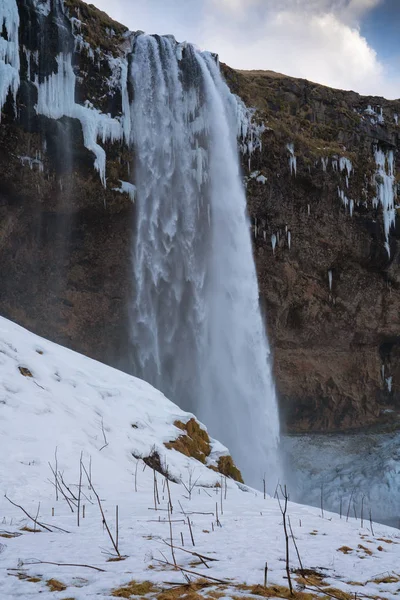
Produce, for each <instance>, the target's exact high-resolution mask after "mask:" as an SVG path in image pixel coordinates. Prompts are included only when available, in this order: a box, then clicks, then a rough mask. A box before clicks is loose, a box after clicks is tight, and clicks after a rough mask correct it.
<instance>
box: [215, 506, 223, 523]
mask: <svg viewBox="0 0 400 600" xmlns="http://www.w3.org/2000/svg"><path fill="white" fill-rule="evenodd" d="M215 514H216V522H217V527H222V525H221V522H220V520H219V518H218V502H216V503H215Z"/></svg>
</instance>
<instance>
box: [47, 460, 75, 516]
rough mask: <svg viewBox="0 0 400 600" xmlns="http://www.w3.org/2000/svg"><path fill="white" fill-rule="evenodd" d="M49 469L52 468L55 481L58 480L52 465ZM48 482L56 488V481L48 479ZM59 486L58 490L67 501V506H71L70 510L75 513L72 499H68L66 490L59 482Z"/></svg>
mask: <svg viewBox="0 0 400 600" xmlns="http://www.w3.org/2000/svg"><path fill="white" fill-rule="evenodd" d="M49 467H50V469H51V470H52V472H53V474H54V478H55V480H56V477H57V476H56V474H55V471H54V469H53V467H52V466H51V464H50V463H49ZM47 481H49V482H50V483H51V484H52V485H54V487H55V486H56V484H55V482H54V481H51V480H50V479H48V480H47ZM57 484H58V489H59V490H60V492H61V494H62V495H63V497H64V498H65V500H66V502H67V504H68V506H69V508H70V510H71V512H74V509H73V508H72V503H71V501H70V499H69V498H68V496H67V495H66V494H65V492H64V490H63V489H62V487H61V486H60V482H59V481H57Z"/></svg>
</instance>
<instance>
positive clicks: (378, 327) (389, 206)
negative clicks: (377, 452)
mask: <svg viewBox="0 0 400 600" xmlns="http://www.w3.org/2000/svg"><path fill="white" fill-rule="evenodd" d="M225 75H226V78H227V80H228V82H229V83H230V85H231V88H232V89H233V91H235V92H236V93H238V94H240V95H241V96H242V98H243V99H244V100H245V102H246V103H248V104H249V105H252V106H257V108H259V114H260V117H262V118H263V119H264V121H265V124H266V126H267V127H268V129H267V131H266V132H265V134H264V148H263V151H262V153H261V154H258V155H257V156H256V157H255V158H254V159H253V160H252V165H251V171H252V172H253V174H252V176H251V177H250V178H248V205H249V212H250V215H251V219H252V225H253V229H254V239H255V253H256V261H257V267H258V273H259V280H260V287H261V295H262V298H263V300H264V303H265V308H266V312H267V321H268V330H269V335H270V339H271V342H272V347H273V350H274V367H275V374H276V382H277V388H278V392H279V395H280V398H281V407H282V410H283V411H284V414H285V416H286V421H287V424H288V427H289V428H290V429H291V430H297V431H301V430H335V429H346V428H352V427H359V426H365V425H368V424H373V423H377V422H381V421H386V420H388V421H390V422H393V413H391V412H389V411H393V410H394V411H398V409H399V408H400V395H399V390H400V291H399V284H400V270H399V260H400V247H399V234H400V230H399V227H398V222H397V221H396V211H397V207H396V204H395V203H396V189H397V188H399V191H400V187H399V184H398V182H399V181H400V179H399V178H397V180H396V177H395V173H396V171H397V172H399V171H400V154H399V150H400V126H399V125H398V115H399V114H400V102H399V101H397V102H389V101H386V100H383V99H382V98H373V97H361V96H359V95H358V94H356V93H354V92H344V91H339V90H332V89H329V88H326V87H323V86H321V85H316V84H312V83H310V82H307V81H303V80H295V79H292V78H289V77H284V76H281V75H278V74H275V73H268V72H265V73H260V72H241V73H237V72H234V71H232V70H230V69H228V68H227V69H225ZM389 173H393V176H392V175H390V176H388V174H389ZM264 177H265V178H266V180H264ZM392 223H393V226H392V227H391V228H390V233H388V235H385V226H386V227H387V228H388V230H389V227H390V225H391V224H392ZM275 244H276V246H275V249H273V245H275Z"/></svg>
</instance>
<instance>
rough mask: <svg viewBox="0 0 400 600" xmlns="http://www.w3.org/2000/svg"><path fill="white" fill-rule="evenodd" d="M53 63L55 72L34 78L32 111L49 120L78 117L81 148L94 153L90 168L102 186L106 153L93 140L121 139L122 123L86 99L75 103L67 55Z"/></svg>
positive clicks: (74, 79)
mask: <svg viewBox="0 0 400 600" xmlns="http://www.w3.org/2000/svg"><path fill="white" fill-rule="evenodd" d="M57 66H58V70H57V73H53V74H52V75H50V76H49V77H47V78H46V79H45V81H44V82H43V83H39V80H38V78H37V77H36V80H35V84H36V87H37V89H38V103H37V106H36V111H37V113H38V114H41V115H44V116H46V117H49V118H50V119H61V118H62V117H64V116H65V117H71V118H75V119H79V121H80V122H81V126H82V132H83V139H84V144H85V147H86V148H87V149H88V150H90V151H91V152H93V154H94V155H95V157H96V158H95V162H94V167H95V169H96V170H97V171H98V172H99V175H100V179H101V181H102V183H103V185H104V187H106V153H105V150H104V148H102V147H101V146H100V145H99V144H98V143H97V141H98V139H99V138H100V139H101V140H102V142H103V144H104V143H105V142H106V141H111V142H115V141H118V140H122V138H123V134H124V131H123V126H122V124H121V122H120V121H118V120H117V119H113V118H111V116H110V115H105V114H103V113H101V112H100V111H99V110H97V109H96V108H94V107H93V105H91V103H90V102H88V101H86V105H85V106H82V105H81V104H77V103H76V102H75V82H76V76H75V73H74V71H73V68H72V64H71V55H70V54H59V55H58V56H57Z"/></svg>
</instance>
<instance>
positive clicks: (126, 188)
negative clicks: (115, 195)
mask: <svg viewBox="0 0 400 600" xmlns="http://www.w3.org/2000/svg"><path fill="white" fill-rule="evenodd" d="M120 184H121V187H119V188H113V191H114V192H119V193H120V194H128V196H129V198H130V199H131V201H132V202H134V201H135V197H136V187H135V186H134V185H133V183H129V181H121V180H120Z"/></svg>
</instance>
